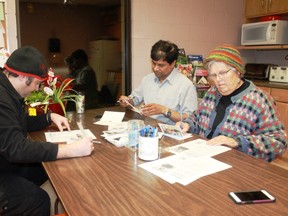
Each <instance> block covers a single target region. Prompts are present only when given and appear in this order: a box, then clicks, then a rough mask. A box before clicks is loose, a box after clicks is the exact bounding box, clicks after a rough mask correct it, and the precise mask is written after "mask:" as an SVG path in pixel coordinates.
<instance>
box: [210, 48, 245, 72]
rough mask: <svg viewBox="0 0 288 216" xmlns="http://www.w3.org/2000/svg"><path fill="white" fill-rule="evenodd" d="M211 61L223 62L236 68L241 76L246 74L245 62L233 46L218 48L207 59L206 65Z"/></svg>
mask: <svg viewBox="0 0 288 216" xmlns="http://www.w3.org/2000/svg"><path fill="white" fill-rule="evenodd" d="M210 61H218V62H223V63H225V64H227V65H230V66H231V67H234V68H236V70H237V71H238V72H240V73H241V74H243V73H244V69H243V60H242V58H241V56H240V53H239V51H238V50H237V49H236V47H234V46H232V45H229V44H223V45H221V46H218V47H216V48H215V49H214V50H213V51H212V52H211V53H210V54H209V55H208V57H207V58H206V59H205V65H207V63H208V62H210Z"/></svg>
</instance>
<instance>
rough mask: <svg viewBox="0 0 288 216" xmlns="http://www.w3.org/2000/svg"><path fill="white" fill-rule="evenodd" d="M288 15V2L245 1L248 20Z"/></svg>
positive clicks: (280, 0)
mask: <svg viewBox="0 0 288 216" xmlns="http://www.w3.org/2000/svg"><path fill="white" fill-rule="evenodd" d="M283 13H288V1H284V0H245V16H246V18H253V17H261V16H267V15H274V14H283Z"/></svg>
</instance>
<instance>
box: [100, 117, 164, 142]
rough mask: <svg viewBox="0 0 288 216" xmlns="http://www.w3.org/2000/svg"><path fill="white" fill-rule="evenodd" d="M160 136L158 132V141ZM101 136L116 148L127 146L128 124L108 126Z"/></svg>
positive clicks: (121, 123)
mask: <svg viewBox="0 0 288 216" xmlns="http://www.w3.org/2000/svg"><path fill="white" fill-rule="evenodd" d="M162 134H163V133H159V132H158V138H159V139H160V138H161V137H162ZM101 136H102V137H104V138H105V139H106V140H107V141H108V142H110V143H112V144H113V145H115V146H117V147H122V146H126V145H128V142H129V138H128V122H120V123H114V124H110V125H109V126H108V130H107V131H103V134H102V135H101Z"/></svg>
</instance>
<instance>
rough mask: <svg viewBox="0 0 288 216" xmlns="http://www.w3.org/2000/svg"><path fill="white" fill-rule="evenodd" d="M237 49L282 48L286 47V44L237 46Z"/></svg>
mask: <svg viewBox="0 0 288 216" xmlns="http://www.w3.org/2000/svg"><path fill="white" fill-rule="evenodd" d="M237 48H238V49H239V50H284V49H288V44H285V45H258V46H238V47H237Z"/></svg>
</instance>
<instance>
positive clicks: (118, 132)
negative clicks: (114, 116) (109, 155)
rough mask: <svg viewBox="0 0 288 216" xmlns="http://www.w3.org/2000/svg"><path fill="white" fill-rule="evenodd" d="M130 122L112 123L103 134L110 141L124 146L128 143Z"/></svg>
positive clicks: (118, 145)
mask: <svg viewBox="0 0 288 216" xmlns="http://www.w3.org/2000/svg"><path fill="white" fill-rule="evenodd" d="M127 128H128V123H127V122H120V123H114V124H110V125H109V126H108V130H107V131H103V134H102V135H101V136H103V137H104V138H105V139H106V140H107V141H108V142H110V143H112V144H113V145H115V146H117V147H122V146H125V145H127V144H128V129H127Z"/></svg>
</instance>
